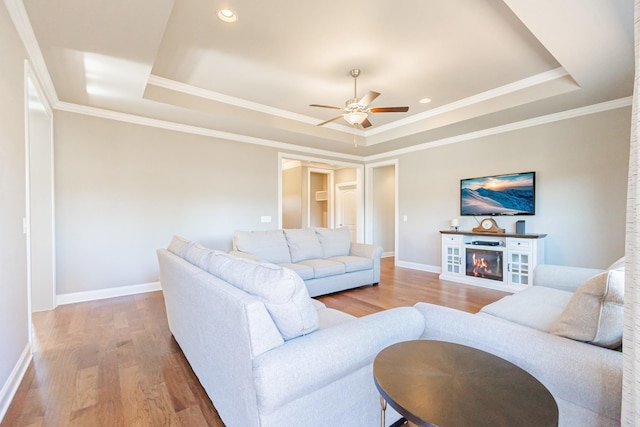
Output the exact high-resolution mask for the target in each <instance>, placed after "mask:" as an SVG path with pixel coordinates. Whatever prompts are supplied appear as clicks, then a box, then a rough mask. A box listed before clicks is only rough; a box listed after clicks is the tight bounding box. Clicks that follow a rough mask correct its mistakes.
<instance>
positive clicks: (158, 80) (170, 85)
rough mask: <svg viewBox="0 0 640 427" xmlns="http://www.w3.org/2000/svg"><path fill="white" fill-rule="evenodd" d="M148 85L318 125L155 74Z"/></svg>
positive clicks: (310, 119)
mask: <svg viewBox="0 0 640 427" xmlns="http://www.w3.org/2000/svg"><path fill="white" fill-rule="evenodd" d="M148 84H150V85H153V86H158V87H161V88H164V89H168V90H172V91H175V92H180V93H184V94H187V95H193V96H197V97H200V98H204V99H210V100H212V101H216V102H221V103H223V104H228V105H233V106H235V107H240V108H245V109H247V110H252V111H257V112H259V113H264V114H269V115H272V116H276V117H281V118H284V119H289V120H295V121H298V122H301V123H307V124H311V125H315V124H318V119H316V118H314V117H309V116H305V115H304V114H298V113H293V112H291V111H287V110H283V109H280V108H275V107H270V106H268V105H264V104H260V103H257V102H253V101H248V100H246V99H242V98H236V97H234V96H229V95H225V94H223V93H219V92H214V91H212V90H208V89H202V88H199V87H196V86H193V85H190V84H187V83H182V82H178V81H175V80H171V79H167V78H165V77H160V76H157V75H155V74H151V75H150V76H149V80H148ZM325 127H327V128H329V129H334V130H339V131H342V132H349V133H350V134H353V131H354V130H353V129H352V128H350V127H346V126H341V125H339V124H337V123H327V125H325ZM356 134H357V135H359V136H365V134H366V132H365V131H363V130H362V129H356Z"/></svg>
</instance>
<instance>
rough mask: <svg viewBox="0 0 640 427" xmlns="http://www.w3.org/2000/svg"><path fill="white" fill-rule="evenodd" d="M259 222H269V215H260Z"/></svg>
mask: <svg viewBox="0 0 640 427" xmlns="http://www.w3.org/2000/svg"><path fill="white" fill-rule="evenodd" d="M260 222H263V223H270V222H271V216H269V215H264V216H261V217H260Z"/></svg>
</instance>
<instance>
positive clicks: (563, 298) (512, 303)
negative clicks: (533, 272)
mask: <svg viewBox="0 0 640 427" xmlns="http://www.w3.org/2000/svg"><path fill="white" fill-rule="evenodd" d="M572 296H573V293H571V292H567V291H562V290H559V289H553V288H547V287H544V286H533V287H530V288H527V289H525V290H522V291H520V292H518V293H515V294H513V295H509V296H506V297H504V298H501V299H499V300H498V301H496V302H494V303H491V304H489V305H486V306H484V307H483V308H482V310H480V313H481V314H486V315H491V316H493V317H497V318H500V319H503V320H507V321H509V322H512V323H517V324H519V325H522V326H527V327H529V328H533V329H537V330H539V331H544V332H548V331H549V329H551V327H552V326H553V324H554V323H555V321H556V320H557V319H558V318H559V317H560V315H562V312H563V311H564V309H565V307H566V306H567V304H568V303H569V301H570V300H571V297H572Z"/></svg>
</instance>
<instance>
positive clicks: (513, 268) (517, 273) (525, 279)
mask: <svg viewBox="0 0 640 427" xmlns="http://www.w3.org/2000/svg"><path fill="white" fill-rule="evenodd" d="M507 242H508V243H507V245H508V248H507V258H508V263H509V264H508V266H507V272H508V273H507V274H508V275H509V277H508V283H509V284H510V285H525V286H528V285H530V284H531V273H533V267H534V266H535V259H534V253H535V252H534V246H535V244H536V242H535V241H534V240H531V239H508V241H507Z"/></svg>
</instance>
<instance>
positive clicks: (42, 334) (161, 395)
mask: <svg viewBox="0 0 640 427" xmlns="http://www.w3.org/2000/svg"><path fill="white" fill-rule="evenodd" d="M504 295H506V293H504V292H500V291H495V290H490V289H484V288H478V287H473V286H466V285H461V284H457V283H452V282H445V281H440V280H439V279H438V276H437V275H436V274H434V273H426V272H421V271H416V270H408V269H403V268H396V267H394V265H393V258H385V259H383V260H382V267H381V280H380V285H379V286H375V287H363V288H359V289H354V290H350V291H345V292H341V293H337V294H333V295H328V296H324V297H320V298H318V299H319V300H321V301H322V302H324V303H325V304H326V305H327V306H328V307H331V308H336V309H339V310H343V311H345V312H347V313H350V314H353V315H355V316H364V315H367V314H370V313H375V312H378V311H381V310H384V309H388V308H392V307H398V306H407V305H413V304H415V303H416V302H419V301H424V302H430V303H433V304H439V305H444V306H448V307H453V308H456V309H459V310H464V311H469V312H477V311H478V310H479V309H480V308H481V307H482V306H484V305H486V304H488V303H491V302H493V301H496V300H498V299H500V298H501V297H503V296H504ZM33 323H34V338H33V353H34V354H33V361H32V362H31V364H30V366H29V368H28V370H27V372H26V374H25V377H24V379H23V380H22V382H21V384H20V387H19V388H18V391H17V393H16V396H15V398H14V399H13V402H12V403H11V405H10V407H9V410H8V411H7V414H6V415H5V417H4V420H3V421H2V423H1V424H0V426H2V427H26V426H29V427H36V426H55V427H59V426H91V427H97V426H127V427H129V426H154V427H155V426H185V427H187V426H188V427H194V426H224V424H223V423H222V421H221V420H220V418H219V417H218V414H217V412H216V410H215V408H214V406H213V405H212V403H211V401H210V400H209V398H208V396H207V394H206V392H205V391H204V389H203V388H202V386H201V385H200V383H199V382H198V380H197V378H196V377H195V375H194V374H193V372H192V371H191V368H190V366H189V364H188V362H187V361H186V359H185V358H184V356H183V354H182V352H181V351H180V348H179V347H178V345H177V343H176V342H175V340H174V339H173V337H172V336H171V333H170V332H169V329H168V325H167V319H166V315H165V311H164V300H163V297H162V293H161V292H150V293H146V294H139V295H134V296H127V297H120V298H112V299H106V300H101V301H93V302H86V303H79V304H70V305H65V306H60V307H58V308H57V309H55V310H52V311H47V312H41V313H34V316H33Z"/></svg>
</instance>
